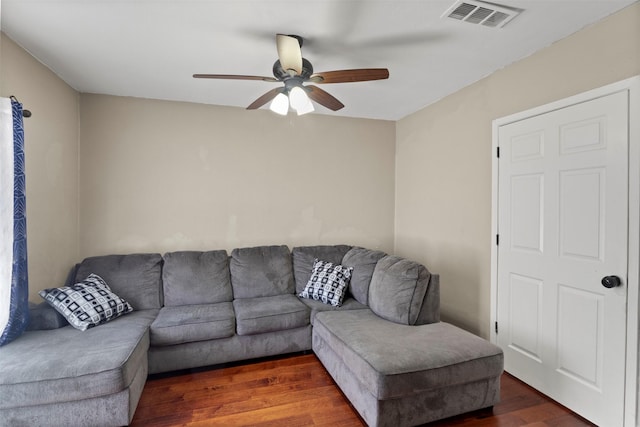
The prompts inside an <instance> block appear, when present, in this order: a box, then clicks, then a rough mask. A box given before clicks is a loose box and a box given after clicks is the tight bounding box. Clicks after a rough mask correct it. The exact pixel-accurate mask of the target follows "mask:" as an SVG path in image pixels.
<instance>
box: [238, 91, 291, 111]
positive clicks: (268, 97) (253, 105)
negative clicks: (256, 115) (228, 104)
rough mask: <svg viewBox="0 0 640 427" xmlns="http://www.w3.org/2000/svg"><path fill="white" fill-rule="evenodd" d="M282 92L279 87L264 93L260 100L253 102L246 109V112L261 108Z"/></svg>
mask: <svg viewBox="0 0 640 427" xmlns="http://www.w3.org/2000/svg"><path fill="white" fill-rule="evenodd" d="M283 90H284V88H281V87H277V88H274V89H271V90H270V91H269V92H267V93H265V94H264V95H262V96H261V97H260V98H258V99H256V100H255V101H253V102H252V103H251V105H249V106H248V107H247V110H255V109H257V108H260V107H262V106H263V105H264V104H266V103H267V102H269V101H271V100H272V99H273V98H275V97H276V96H278V94H279V93H280V92H282V91H283Z"/></svg>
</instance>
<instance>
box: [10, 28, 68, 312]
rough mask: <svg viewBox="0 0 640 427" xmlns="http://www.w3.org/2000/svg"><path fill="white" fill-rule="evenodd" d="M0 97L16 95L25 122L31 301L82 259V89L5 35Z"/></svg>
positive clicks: (61, 278) (62, 279) (53, 284)
mask: <svg viewBox="0 0 640 427" xmlns="http://www.w3.org/2000/svg"><path fill="white" fill-rule="evenodd" d="M0 43H1V44H0V96H3V97H7V96H10V95H15V96H16V97H17V98H18V100H19V101H20V102H22V103H23V105H24V108H26V109H29V110H31V112H32V113H33V116H32V117H31V118H28V119H25V120H24V130H25V155H26V170H27V250H28V257H29V258H28V262H29V290H30V300H31V301H34V302H41V301H42V300H41V298H40V297H39V296H38V295H37V291H38V290H40V289H44V288H47V287H51V286H59V285H61V284H63V283H64V280H65V279H66V277H67V273H68V271H69V268H70V267H71V265H73V263H75V262H77V260H78V254H79V252H78V201H77V200H78V126H79V122H78V120H79V116H78V101H79V97H78V93H77V92H76V91H75V90H73V89H72V88H71V87H69V86H68V85H67V84H66V83H64V82H63V81H62V80H61V79H59V78H58V77H57V76H56V75H55V74H53V73H52V72H51V71H50V70H49V69H48V68H46V67H45V66H43V65H42V64H41V63H39V62H38V61H36V60H35V59H34V58H33V57H32V56H31V55H29V54H28V53H27V52H25V51H24V50H23V49H22V48H20V47H18V46H17V45H16V44H15V43H14V42H13V41H11V40H10V39H9V38H8V37H6V36H5V35H4V34H2V36H1V40H0Z"/></svg>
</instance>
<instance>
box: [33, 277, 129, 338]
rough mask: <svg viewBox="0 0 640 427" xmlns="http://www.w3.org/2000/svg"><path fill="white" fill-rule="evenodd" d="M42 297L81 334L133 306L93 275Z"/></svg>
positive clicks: (52, 289) (55, 289) (43, 291)
mask: <svg viewBox="0 0 640 427" xmlns="http://www.w3.org/2000/svg"><path fill="white" fill-rule="evenodd" d="M39 294H40V296H41V297H42V298H44V300H45V301H46V302H48V303H49V304H50V305H51V306H52V307H53V308H55V309H56V310H57V311H58V313H60V314H62V315H63V316H64V317H65V319H67V322H69V323H70V324H71V326H73V327H74V328H76V329H80V330H81V331H85V330H87V329H88V328H93V327H94V326H98V325H100V324H102V323H106V322H108V321H109V320H113V319H115V318H116V317H120V316H122V315H123V314H126V313H129V312H131V311H133V308H132V307H131V305H130V304H129V303H128V302H127V301H125V300H123V299H122V298H120V297H119V296H118V295H116V294H114V293H113V292H111V289H110V288H109V286H107V283H106V282H105V281H104V280H103V279H102V277H100V276H98V275H97V274H90V275H89V277H87V278H86V279H84V280H83V281H81V282H78V283H76V284H75V285H71V286H63V287H61V288H51V289H44V290H42V291H40V292H39Z"/></svg>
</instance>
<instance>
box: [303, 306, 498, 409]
mask: <svg viewBox="0 0 640 427" xmlns="http://www.w3.org/2000/svg"><path fill="white" fill-rule="evenodd" d="M318 345H327V346H329V347H330V348H331V349H332V350H333V352H334V353H335V354H337V355H339V357H340V358H341V359H342V363H344V365H345V366H347V367H348V368H349V369H350V370H351V371H352V372H353V373H354V376H355V377H357V378H359V379H360V380H361V382H362V384H363V385H364V386H365V387H366V388H367V389H368V390H369V392H370V393H371V394H372V395H373V396H375V397H376V398H377V399H378V400H386V399H393V398H399V397H403V396H408V395H412V394H415V393H420V392H423V391H426V390H433V389H439V388H443V387H448V386H453V385H457V384H466V383H472V382H474V381H480V380H484V379H487V378H493V377H496V376H499V375H501V373H502V369H503V356H502V350H501V349H500V348H499V347H497V346H495V345H493V344H491V343H490V342H488V341H486V340H484V339H482V338H479V337H477V336H475V335H473V334H471V333H469V332H466V331H464V330H462V329H460V328H457V327H455V326H453V325H450V324H447V323H443V322H439V323H432V324H429V325H419V326H411V325H401V324H398V323H394V322H389V321H387V320H384V319H382V318H380V317H378V316H377V315H376V314H375V313H373V312H372V311H371V310H369V309H366V310H348V311H338V312H333V313H327V312H324V313H318V314H317V316H316V318H315V322H314V326H313V347H314V350H315V349H316V348H317V347H316V346H318Z"/></svg>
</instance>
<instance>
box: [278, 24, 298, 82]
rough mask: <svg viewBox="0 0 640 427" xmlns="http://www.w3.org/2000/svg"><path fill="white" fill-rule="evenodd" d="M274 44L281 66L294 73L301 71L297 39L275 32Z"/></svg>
mask: <svg viewBox="0 0 640 427" xmlns="http://www.w3.org/2000/svg"><path fill="white" fill-rule="evenodd" d="M276 46H277V48H278V59H280V65H281V66H282V68H283V69H285V70H287V71H288V70H294V71H295V72H296V75H298V74H300V73H302V51H301V50H300V43H299V42H298V39H297V38H295V37H291V36H287V35H284V34H277V35H276Z"/></svg>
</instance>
